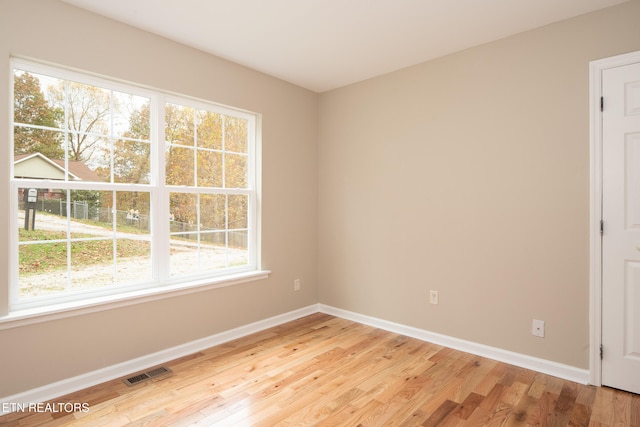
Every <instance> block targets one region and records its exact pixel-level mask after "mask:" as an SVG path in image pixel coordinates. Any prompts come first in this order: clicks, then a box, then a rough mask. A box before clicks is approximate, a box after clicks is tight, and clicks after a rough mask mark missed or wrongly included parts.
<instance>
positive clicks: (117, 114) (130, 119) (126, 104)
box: [113, 92, 151, 141]
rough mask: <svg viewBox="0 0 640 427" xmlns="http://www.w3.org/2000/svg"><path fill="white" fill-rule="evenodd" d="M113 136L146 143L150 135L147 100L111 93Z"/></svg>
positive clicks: (149, 104)
mask: <svg viewBox="0 0 640 427" xmlns="http://www.w3.org/2000/svg"><path fill="white" fill-rule="evenodd" d="M113 104H114V111H113V135H114V136H115V137H125V138H133V139H143V140H145V141H148V140H149V139H150V138H151V137H150V133H151V121H150V115H149V113H150V107H151V101H150V100H149V98H145V97H142V96H135V95H130V94H128V93H122V92H113Z"/></svg>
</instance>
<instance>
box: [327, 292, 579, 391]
mask: <svg viewBox="0 0 640 427" xmlns="http://www.w3.org/2000/svg"><path fill="white" fill-rule="evenodd" d="M318 309H319V311H320V312H322V313H326V314H331V315H333V316H337V317H341V318H343V319H347V320H351V321H353V322H358V323H363V324H365V325H369V326H373V327H375V328H379V329H384V330H385V331H389V332H395V333H397V334H402V335H406V336H408V337H412V338H416V339H419V340H422V341H427V342H430V343H433V344H437V345H441V346H444V347H448V348H452V349H454V350H459V351H464V352H465V353H471V354H475V355H477V356H482V357H486V358H489V359H493V360H497V361H499V362H504V363H508V364H510V365H514V366H519V367H521V368H526V369H531V370H533V371H536V372H541V373H543V374H547V375H552V376H554V377H558V378H562V379H565V380H568V381H573V382H577V383H580V384H588V382H589V371H588V370H586V369H580V368H576V367H574V366H569V365H564V364H561V363H557V362H552V361H550V360H546V359H539V358H537V357H532V356H527V355H526V354H521V353H514V352H512V351H508V350H503V349H501V348H496V347H490V346H487V345H484V344H478V343H474V342H471V341H466V340H462V339H459V338H454V337H450V336H446V335H442V334H438V333H435V332H430V331H427V330H424V329H419V328H414V327H412V326H406V325H402V324H399V323H394V322H389V321H387V320H382V319H378V318H375V317H370V316H366V315H363V314H358V313H354V312H351V311H347V310H342V309H340V308H335V307H331V306H327V305H324V304H319V307H318Z"/></svg>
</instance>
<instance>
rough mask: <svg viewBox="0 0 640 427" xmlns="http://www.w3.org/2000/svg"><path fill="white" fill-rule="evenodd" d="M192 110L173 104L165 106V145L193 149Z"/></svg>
mask: <svg viewBox="0 0 640 427" xmlns="http://www.w3.org/2000/svg"><path fill="white" fill-rule="evenodd" d="M193 115H194V110H193V108H189V107H183V106H181V105H175V104H165V130H164V132H165V137H166V139H167V143H169V144H177V145H186V146H190V147H193V133H194V126H193V121H194V117H193Z"/></svg>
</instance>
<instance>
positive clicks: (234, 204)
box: [229, 194, 249, 230]
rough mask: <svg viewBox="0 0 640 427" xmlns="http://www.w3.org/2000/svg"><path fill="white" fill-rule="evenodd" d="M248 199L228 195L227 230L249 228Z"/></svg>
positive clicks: (238, 195) (236, 195) (240, 195)
mask: <svg viewBox="0 0 640 427" xmlns="http://www.w3.org/2000/svg"><path fill="white" fill-rule="evenodd" d="M248 218H249V198H248V197H247V196H245V195H242V194H232V195H229V229H230V230H233V229H239V228H242V229H245V228H248V226H249V219H248Z"/></svg>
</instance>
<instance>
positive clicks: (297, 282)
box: [293, 279, 300, 291]
mask: <svg viewBox="0 0 640 427" xmlns="http://www.w3.org/2000/svg"><path fill="white" fill-rule="evenodd" d="M293 290H294V291H299V290H300V279H296V280H294V281H293Z"/></svg>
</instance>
